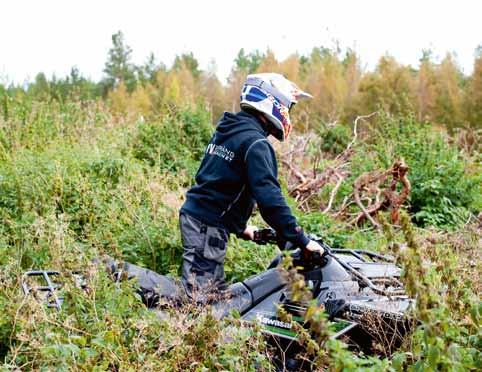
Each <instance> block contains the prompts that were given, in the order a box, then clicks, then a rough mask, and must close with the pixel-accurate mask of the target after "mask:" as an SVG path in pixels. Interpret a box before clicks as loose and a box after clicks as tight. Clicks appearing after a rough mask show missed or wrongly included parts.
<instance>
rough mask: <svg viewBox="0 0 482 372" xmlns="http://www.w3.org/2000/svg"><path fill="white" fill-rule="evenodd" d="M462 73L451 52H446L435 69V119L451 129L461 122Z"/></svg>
mask: <svg viewBox="0 0 482 372" xmlns="http://www.w3.org/2000/svg"><path fill="white" fill-rule="evenodd" d="M462 79H463V76H462V73H461V72H460V70H459V68H458V66H457V64H456V62H455V60H454V57H453V56H452V54H450V53H447V55H446V56H445V58H444V59H443V60H442V62H441V63H440V66H438V69H437V84H436V97H437V98H436V100H435V107H434V111H435V117H434V119H435V121H436V122H437V123H438V124H443V125H446V126H447V127H448V129H449V130H452V129H453V128H454V127H457V126H461V125H462V124H463V117H462V114H463V111H462V88H461V87H462Z"/></svg>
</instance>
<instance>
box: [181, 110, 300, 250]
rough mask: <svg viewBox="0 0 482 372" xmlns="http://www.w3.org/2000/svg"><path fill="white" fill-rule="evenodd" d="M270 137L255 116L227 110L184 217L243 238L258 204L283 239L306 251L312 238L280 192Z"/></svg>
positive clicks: (198, 175)
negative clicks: (308, 235) (255, 205)
mask: <svg viewBox="0 0 482 372" xmlns="http://www.w3.org/2000/svg"><path fill="white" fill-rule="evenodd" d="M267 136H268V133H267V132H266V130H265V129H264V127H263V125H262V124H261V122H260V121H259V119H258V118H257V117H256V116H254V115H252V114H250V113H248V112H245V111H240V112H238V113H237V114H233V113H229V112H225V113H224V115H223V117H222V118H221V120H220V121H219V123H218V125H217V127H216V131H215V132H214V135H213V137H212V138H211V141H210V143H209V144H208V146H207V149H206V153H205V155H204V158H203V160H202V162H201V165H200V167H199V170H198V172H197V174H196V184H195V185H194V186H193V187H192V188H191V189H190V190H189V191H188V192H187V194H186V202H185V203H184V205H183V206H182V208H181V213H186V214H188V215H191V216H193V217H194V218H197V219H198V220H200V221H202V222H204V223H206V224H208V225H213V226H219V227H222V228H225V229H226V230H228V231H229V232H230V233H234V234H236V235H238V236H241V234H242V233H243V232H244V230H245V228H246V223H247V221H248V219H249V217H250V216H251V213H252V211H253V206H254V204H255V202H256V203H257V205H258V208H259V210H260V213H261V216H262V217H263V219H264V220H265V221H266V222H267V223H268V224H269V225H270V226H271V227H272V228H273V229H275V230H276V232H277V233H278V234H279V235H280V236H282V237H283V238H285V239H286V240H288V241H290V242H292V243H294V244H295V245H297V246H303V247H304V246H306V245H307V244H308V242H309V239H308V238H307V237H306V235H305V234H304V233H303V230H302V229H301V228H300V227H299V226H298V225H297V223H296V218H295V217H294V216H293V214H292V213H291V210H290V208H289V207H288V205H287V204H286V201H285V198H284V197H283V194H282V193H281V187H280V184H279V182H278V167H277V163H276V157H275V152H274V149H273V147H272V146H271V144H270V143H269V141H268V140H267V138H266V137H267Z"/></svg>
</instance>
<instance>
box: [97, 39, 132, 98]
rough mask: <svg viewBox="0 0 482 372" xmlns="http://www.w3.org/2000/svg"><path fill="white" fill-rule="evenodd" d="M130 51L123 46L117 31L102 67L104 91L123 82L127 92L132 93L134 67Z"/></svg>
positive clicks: (126, 46) (122, 40)
mask: <svg viewBox="0 0 482 372" xmlns="http://www.w3.org/2000/svg"><path fill="white" fill-rule="evenodd" d="M131 54H132V49H131V48H130V47H129V46H128V45H126V44H125V42H124V35H123V34H122V32H121V31H118V32H117V33H115V34H114V35H112V48H110V49H109V54H108V58H107V61H106V63H105V67H104V73H105V75H106V77H105V79H104V80H103V85H104V88H105V91H107V90H111V89H112V88H114V87H117V86H118V85H119V84H120V82H121V81H123V82H124V84H125V85H126V88H127V90H128V91H130V92H131V91H133V90H134V88H135V86H136V76H135V73H134V70H135V68H134V66H133V65H132V63H131Z"/></svg>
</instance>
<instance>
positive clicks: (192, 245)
mask: <svg viewBox="0 0 482 372" xmlns="http://www.w3.org/2000/svg"><path fill="white" fill-rule="evenodd" d="M179 225H180V228H181V235H182V245H183V247H184V253H183V256H182V257H183V263H182V278H181V281H182V284H183V286H184V289H185V291H186V293H187V295H188V296H189V297H191V298H193V299H195V300H197V301H200V302H206V301H209V300H210V299H215V298H214V297H215V296H216V295H217V294H218V292H219V291H220V290H223V289H225V288H226V284H225V282H224V258H225V257H226V248H227V242H228V238H229V233H228V231H226V230H225V229H223V228H220V227H215V226H209V225H206V224H204V223H203V222H201V221H199V220H197V219H196V218H194V217H192V216H189V215H187V214H184V213H181V214H180V216H179Z"/></svg>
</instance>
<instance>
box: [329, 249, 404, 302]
mask: <svg viewBox="0 0 482 372" xmlns="http://www.w3.org/2000/svg"><path fill="white" fill-rule="evenodd" d="M328 248H329V247H328ZM326 251H327V254H328V255H329V256H331V257H333V258H334V259H335V260H336V261H337V262H338V263H339V264H340V265H341V266H343V268H344V269H346V270H347V271H348V272H349V273H350V274H352V275H353V276H355V277H356V278H357V279H358V280H360V281H361V282H362V283H363V284H365V285H366V286H367V287H368V288H370V289H371V290H373V292H375V293H377V294H379V295H383V296H388V297H390V296H402V295H405V290H404V289H403V284H402V283H401V282H400V281H399V280H398V277H399V269H398V268H396V267H395V268H396V270H397V271H396V272H395V271H394V270H393V269H392V273H387V272H385V275H384V276H383V277H369V276H367V275H365V274H363V273H362V272H361V270H359V269H357V267H356V266H357V265H356V264H355V263H350V262H346V261H344V260H342V259H340V258H339V257H337V256H336V255H335V254H342V255H352V256H354V257H355V258H357V259H358V260H360V261H361V262H362V263H363V264H364V265H370V264H371V265H379V266H380V265H381V264H380V263H379V261H384V262H385V263H386V264H389V263H393V262H394V261H395V260H394V259H393V258H392V257H389V256H384V255H381V254H378V253H374V252H370V251H366V250H362V249H336V248H329V249H327V250H326ZM367 258H369V260H367ZM388 268H389V266H388V265H387V266H386V267H385V269H386V270H388ZM390 274H391V275H390ZM388 285H391V286H392V287H394V289H387V288H386V287H387V286H388Z"/></svg>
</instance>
